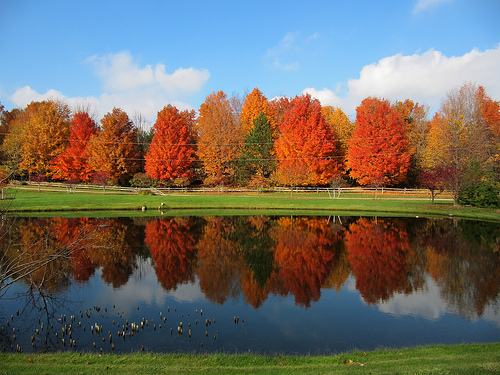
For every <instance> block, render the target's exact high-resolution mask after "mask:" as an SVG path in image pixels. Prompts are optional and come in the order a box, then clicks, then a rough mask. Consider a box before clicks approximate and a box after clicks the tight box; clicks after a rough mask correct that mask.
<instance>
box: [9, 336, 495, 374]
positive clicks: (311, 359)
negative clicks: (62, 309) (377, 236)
mask: <svg viewBox="0 0 500 375" xmlns="http://www.w3.org/2000/svg"><path fill="white" fill-rule="evenodd" d="M0 363H1V365H2V371H3V373H5V374H18V373H22V374H103V373H106V374H120V375H121V374H167V373H168V374H170V373H175V374H205V373H211V374H331V373H335V374H498V373H500V343H493V344H484V345H483V344H469V345H451V346H444V345H440V346H427V347H419V348H411V349H390V350H378V351H373V352H352V353H344V354H337V355H331V356H276V357H267V356H259V355H254V354H249V353H246V354H241V355H234V354H232V355H225V354H205V355H204V354H197V355H194V354H193V355H189V354H155V353H133V354H128V355H114V354H102V355H98V354H89V353H85V352H79V353H78V352H69V353H56V354H0Z"/></svg>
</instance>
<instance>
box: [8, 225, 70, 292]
mask: <svg viewBox="0 0 500 375" xmlns="http://www.w3.org/2000/svg"><path fill="white" fill-rule="evenodd" d="M51 224H52V221H51V219H44V218H34V219H18V220H17V221H16V222H15V224H14V226H13V227H11V228H10V232H11V233H10V235H9V239H8V240H7V241H6V243H5V247H4V250H3V254H2V274H4V273H5V274H8V275H9V276H10V278H11V279H12V280H24V281H25V282H26V283H28V284H29V285H30V286H31V287H34V288H37V289H43V290H45V291H50V292H56V291H58V290H61V289H64V288H65V287H66V286H67V285H68V276H69V271H70V259H69V256H70V254H71V249H66V248H65V247H64V246H63V244H61V243H60V242H59V241H58V239H57V237H56V236H55V233H54V231H53V228H52V226H51Z"/></svg>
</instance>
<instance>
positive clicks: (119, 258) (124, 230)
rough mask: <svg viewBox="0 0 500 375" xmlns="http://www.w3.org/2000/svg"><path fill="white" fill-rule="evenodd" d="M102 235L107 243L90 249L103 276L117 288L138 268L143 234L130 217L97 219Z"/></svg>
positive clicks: (91, 255) (91, 257)
mask: <svg viewBox="0 0 500 375" xmlns="http://www.w3.org/2000/svg"><path fill="white" fill-rule="evenodd" d="M95 225H96V226H97V228H98V230H99V233H100V236H102V238H104V239H106V244H105V246H103V247H100V248H93V249H91V250H90V251H89V257H90V259H91V260H92V262H93V263H94V264H95V265H96V267H102V271H101V277H102V278H103V279H104V281H105V282H107V283H110V284H112V285H113V287H114V288H117V287H119V286H121V285H124V284H125V283H126V282H127V281H128V278H129V277H130V275H131V274H132V272H133V271H134V269H135V268H136V257H135V256H136V252H137V249H138V248H140V246H141V241H142V235H141V233H139V228H140V227H138V226H136V225H134V224H133V222H132V220H131V219H129V218H108V219H99V220H96V222H95Z"/></svg>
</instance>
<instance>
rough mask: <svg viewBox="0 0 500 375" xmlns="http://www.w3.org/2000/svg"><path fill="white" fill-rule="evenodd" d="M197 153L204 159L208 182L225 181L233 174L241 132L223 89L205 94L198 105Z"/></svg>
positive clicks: (201, 159) (206, 180)
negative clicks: (203, 99) (204, 97)
mask: <svg viewBox="0 0 500 375" xmlns="http://www.w3.org/2000/svg"><path fill="white" fill-rule="evenodd" d="M196 132H197V135H198V157H199V158H200V161H201V162H202V163H203V166H204V169H205V174H206V175H207V178H206V179H205V183H207V184H220V183H225V182H228V181H229V180H230V179H231V178H232V175H233V169H232V161H233V160H234V159H235V158H236V157H237V155H238V152H239V149H240V143H241V140H242V139H241V137H242V133H241V130H240V129H239V127H238V121H237V117H236V114H235V111H234V110H233V107H232V105H231V103H230V101H229V100H228V99H227V95H226V94H225V93H224V92H223V91H218V92H213V93H211V94H210V95H208V96H207V97H206V99H205V102H203V103H202V104H201V106H200V114H199V116H198V119H197V121H196Z"/></svg>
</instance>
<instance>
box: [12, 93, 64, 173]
mask: <svg viewBox="0 0 500 375" xmlns="http://www.w3.org/2000/svg"><path fill="white" fill-rule="evenodd" d="M69 131H70V109H69V107H68V106H67V105H66V104H64V103H62V102H59V101H54V100H47V101H42V102H31V103H30V104H28V106H27V107H26V108H25V109H24V110H23V111H22V113H20V114H19V115H18V116H16V118H15V119H14V120H13V121H12V122H11V124H10V129H9V134H8V135H7V137H6V139H5V141H4V147H5V148H4V150H5V151H6V152H7V153H8V154H9V156H10V158H11V160H13V159H15V160H16V162H18V167H19V171H20V172H21V173H27V174H28V175H33V174H37V175H40V176H43V177H49V176H51V162H52V160H54V159H55V158H56V157H57V156H58V155H59V154H62V153H63V152H64V150H65V148H66V146H67V144H68V138H69Z"/></svg>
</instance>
